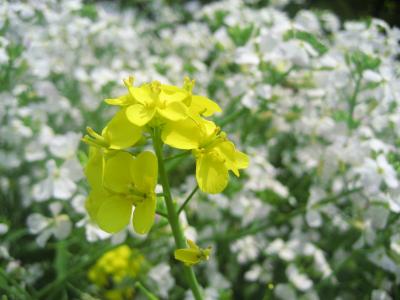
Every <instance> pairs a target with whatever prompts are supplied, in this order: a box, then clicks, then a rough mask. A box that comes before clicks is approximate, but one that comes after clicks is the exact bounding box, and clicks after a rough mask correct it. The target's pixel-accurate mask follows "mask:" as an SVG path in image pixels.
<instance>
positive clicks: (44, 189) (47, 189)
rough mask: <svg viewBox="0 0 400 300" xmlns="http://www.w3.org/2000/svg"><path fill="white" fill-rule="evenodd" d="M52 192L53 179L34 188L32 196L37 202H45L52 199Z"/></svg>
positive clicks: (48, 179) (43, 181)
mask: <svg viewBox="0 0 400 300" xmlns="http://www.w3.org/2000/svg"><path fill="white" fill-rule="evenodd" d="M52 191H53V181H52V180H51V178H46V179H45V180H42V181H40V182H38V183H37V184H35V185H34V186H33V189H32V196H33V199H35V200H36V201H45V200H47V199H49V198H50V196H51V193H52Z"/></svg>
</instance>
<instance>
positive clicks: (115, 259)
mask: <svg viewBox="0 0 400 300" xmlns="http://www.w3.org/2000/svg"><path fill="white" fill-rule="evenodd" d="M144 265H145V259H144V257H143V256H142V255H141V254H140V253H139V252H138V251H137V250H134V249H130V248H129V247H128V246H126V245H121V246H119V247H117V248H114V249H112V250H110V251H108V252H106V253H105V254H103V255H102V256H101V257H100V258H99V259H98V260H97V262H96V264H95V265H94V266H92V267H91V268H90V269H89V271H88V277H89V280H90V281H91V282H93V283H94V284H95V285H96V286H98V287H99V288H100V289H101V290H102V292H103V294H104V296H105V298H106V299H110V300H112V299H127V298H129V299H131V298H132V297H133V292H134V291H133V288H132V287H130V286H126V285H124V284H123V280H124V279H127V278H132V279H134V278H136V277H138V275H139V272H141V271H142V270H143V268H144ZM120 284H121V285H120ZM110 287H112V289H110Z"/></svg>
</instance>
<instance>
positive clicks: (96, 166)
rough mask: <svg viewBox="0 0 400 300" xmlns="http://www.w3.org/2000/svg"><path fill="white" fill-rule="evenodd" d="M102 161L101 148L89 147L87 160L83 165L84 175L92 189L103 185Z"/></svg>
mask: <svg viewBox="0 0 400 300" xmlns="http://www.w3.org/2000/svg"><path fill="white" fill-rule="evenodd" d="M103 162H104V158H103V153H102V150H101V149H99V148H97V147H90V148H89V160H88V162H87V164H86V167H85V175H86V178H87V179H88V182H89V185H90V187H91V188H92V189H101V188H102V186H103V166H104V163H103Z"/></svg>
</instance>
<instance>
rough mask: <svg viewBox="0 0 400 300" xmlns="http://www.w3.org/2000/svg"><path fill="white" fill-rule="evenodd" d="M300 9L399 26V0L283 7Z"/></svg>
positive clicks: (128, 0) (319, 1)
mask: <svg viewBox="0 0 400 300" xmlns="http://www.w3.org/2000/svg"><path fill="white" fill-rule="evenodd" d="M109 1H110V0H109ZM191 1H193V0H164V2H165V3H167V4H169V5H172V6H177V5H178V6H179V5H184V4H186V3H188V2H191ZM85 2H86V3H94V2H99V1H98V0H87V1H85ZM103 2H104V0H103ZM152 2H153V1H151V0H150V1H149V0H120V3H121V7H122V8H124V7H129V6H135V7H137V8H139V9H142V10H144V11H146V10H148V9H149V8H150V7H151V4H152ZM198 2H200V3H201V4H207V3H211V2H216V1H215V0H198ZM269 2H270V0H260V1H258V2H256V4H255V5H256V6H258V7H263V6H265V5H268V3H269ZM301 9H314V10H315V9H316V10H329V11H332V12H334V13H335V14H337V15H338V16H339V17H340V18H341V20H343V21H345V20H357V19H364V18H368V17H375V18H379V19H383V20H385V21H386V22H388V23H389V24H390V25H391V26H394V25H395V26H398V27H400V0H351V1H349V0H335V1H332V0H305V1H304V3H303V4H295V3H291V4H289V5H287V6H286V8H285V10H286V11H287V12H288V13H289V14H290V15H291V16H293V15H295V14H296V13H297V12H298V11H299V10H301Z"/></svg>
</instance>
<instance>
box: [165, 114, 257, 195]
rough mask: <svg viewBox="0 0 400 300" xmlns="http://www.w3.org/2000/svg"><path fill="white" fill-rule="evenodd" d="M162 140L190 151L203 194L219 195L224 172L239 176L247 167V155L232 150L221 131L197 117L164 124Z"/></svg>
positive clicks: (226, 174)
mask: <svg viewBox="0 0 400 300" xmlns="http://www.w3.org/2000/svg"><path fill="white" fill-rule="evenodd" d="M162 139H163V141H164V143H166V144H168V145H170V146H172V147H175V148H178V149H184V150H192V153H193V155H194V156H195V158H196V179H197V182H198V184H199V187H200V189H201V190H202V191H203V192H206V193H211V194H216V193H220V192H222V191H223V190H224V189H225V187H226V186H227V184H228V178H229V174H228V171H229V170H231V171H232V172H233V173H234V174H235V175H236V176H239V169H244V168H247V166H248V163H249V159H248V156H247V155H246V154H244V153H243V152H240V151H238V150H236V148H235V145H234V144H233V143H232V142H231V141H229V140H228V138H227V137H226V134H225V132H223V131H221V129H220V128H219V127H217V126H216V125H215V124H214V123H213V122H211V121H208V120H204V119H202V118H200V117H191V118H188V119H186V120H183V121H179V122H170V123H167V124H166V125H165V127H164V128H163V132H162Z"/></svg>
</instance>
